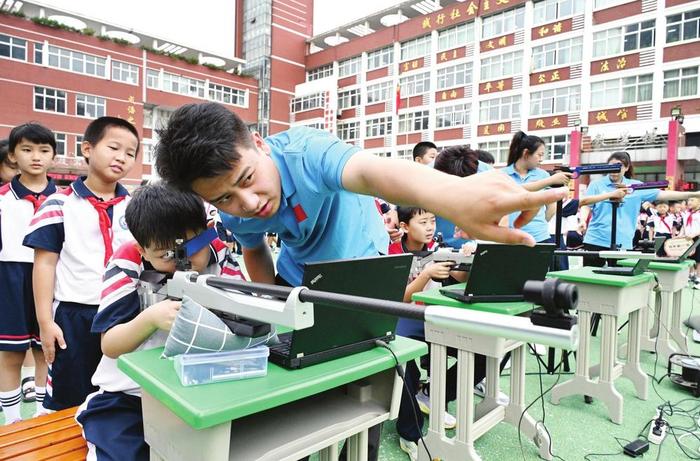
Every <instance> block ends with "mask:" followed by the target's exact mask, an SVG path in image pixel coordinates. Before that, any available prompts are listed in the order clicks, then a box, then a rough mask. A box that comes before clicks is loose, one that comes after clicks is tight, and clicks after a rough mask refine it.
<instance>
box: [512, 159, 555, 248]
mask: <svg viewBox="0 0 700 461" xmlns="http://www.w3.org/2000/svg"><path fill="white" fill-rule="evenodd" d="M503 171H504V172H505V173H506V174H507V175H508V176H510V177H511V178H513V180H514V181H515V182H516V183H518V184H526V183H530V182H535V181H539V180H541V179H546V178H549V173H547V172H546V171H545V170H543V169H542V168H535V169H532V170H529V171H528V172H527V175H525V177H524V178H523V177H522V176H520V173H518V172H517V171H515V166H514V165H508V166H507V167H505V168H504V169H503ZM546 208H547V207H545V206H543V207H542V208H540V211H539V212H538V213H537V215H536V216H535V217H534V218H532V221H530V222H529V223H527V224H526V225H524V226H523V227H521V229H522V230H524V231H525V232H527V233H528V234H530V235H532V237H533V238H534V239H535V242H543V241H545V240H548V239H550V238H551V236H550V235H549V226H548V224H547V220H546V219H545V210H546ZM518 215H520V212H517V213H511V214H510V215H508V225H509V226H510V227H513V222H515V219H516V218H517V217H518Z"/></svg>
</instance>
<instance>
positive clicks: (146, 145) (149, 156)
mask: <svg viewBox="0 0 700 461" xmlns="http://www.w3.org/2000/svg"><path fill="white" fill-rule="evenodd" d="M141 146H143V163H145V164H148V165H153V164H154V163H155V161H156V158H155V150H154V149H153V144H151V143H150V141H149V142H146V141H145V140H144V142H142V143H141Z"/></svg>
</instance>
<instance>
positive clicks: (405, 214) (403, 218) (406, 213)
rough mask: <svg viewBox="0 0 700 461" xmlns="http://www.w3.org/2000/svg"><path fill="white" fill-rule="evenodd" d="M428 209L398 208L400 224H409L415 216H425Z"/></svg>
mask: <svg viewBox="0 0 700 461" xmlns="http://www.w3.org/2000/svg"><path fill="white" fill-rule="evenodd" d="M426 211H428V210H426V209H424V208H420V207H415V206H401V205H399V206H397V207H396V214H397V215H398V217H399V222H405V223H407V224H408V222H409V221H410V220H411V218H413V217H414V216H415V215H419V214H423V213H425V212H426Z"/></svg>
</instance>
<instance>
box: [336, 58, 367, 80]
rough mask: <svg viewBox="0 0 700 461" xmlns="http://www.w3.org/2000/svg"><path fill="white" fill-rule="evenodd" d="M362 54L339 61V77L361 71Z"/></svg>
mask: <svg viewBox="0 0 700 461" xmlns="http://www.w3.org/2000/svg"><path fill="white" fill-rule="evenodd" d="M360 63H361V58H360V56H355V57H354V58H350V59H346V60H345V61H341V62H339V63H338V77H339V78H343V77H350V76H353V75H357V74H359V73H360Z"/></svg>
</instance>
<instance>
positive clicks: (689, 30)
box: [666, 10, 700, 43]
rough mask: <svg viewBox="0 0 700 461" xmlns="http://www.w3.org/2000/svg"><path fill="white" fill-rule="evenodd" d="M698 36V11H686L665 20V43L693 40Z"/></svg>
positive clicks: (699, 16) (699, 26) (699, 20)
mask: <svg viewBox="0 0 700 461" xmlns="http://www.w3.org/2000/svg"><path fill="white" fill-rule="evenodd" d="M698 34H700V10H694V11H686V12H685V13H679V14H674V15H673V16H668V17H667V18H666V42H667V43H673V42H679V41H681V40H695V39H696V38H698Z"/></svg>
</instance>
